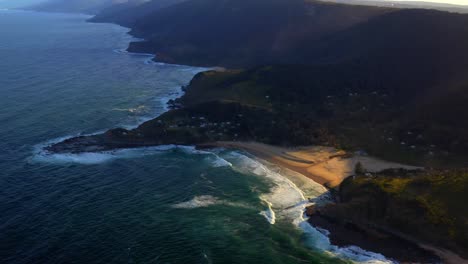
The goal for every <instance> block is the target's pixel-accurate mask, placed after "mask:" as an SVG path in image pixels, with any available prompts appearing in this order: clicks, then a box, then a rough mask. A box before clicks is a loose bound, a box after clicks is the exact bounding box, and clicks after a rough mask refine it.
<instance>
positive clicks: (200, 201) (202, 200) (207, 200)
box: [172, 195, 221, 209]
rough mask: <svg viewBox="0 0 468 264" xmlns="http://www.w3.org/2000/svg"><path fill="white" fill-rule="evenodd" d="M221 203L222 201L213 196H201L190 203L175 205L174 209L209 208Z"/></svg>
mask: <svg viewBox="0 0 468 264" xmlns="http://www.w3.org/2000/svg"><path fill="white" fill-rule="evenodd" d="M220 202H221V201H220V200H219V199H218V198H216V197H213V196H211V195H201V196H195V197H193V199H192V200H190V201H187V202H182V203H178V204H174V205H173V206H172V207H174V208H179V209H193V208H200V207H208V206H211V205H215V204H219V203H220Z"/></svg>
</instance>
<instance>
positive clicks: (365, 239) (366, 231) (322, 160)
mask: <svg viewBox="0 0 468 264" xmlns="http://www.w3.org/2000/svg"><path fill="white" fill-rule="evenodd" d="M196 147H197V148H201V149H205V148H208V149H209V148H227V149H236V150H241V151H245V152H247V153H249V154H251V155H252V156H254V157H255V158H257V159H259V160H263V161H266V162H267V163H271V164H272V165H274V166H277V167H278V168H280V169H284V170H286V171H288V170H289V171H292V172H293V173H297V174H299V175H300V176H303V178H306V179H308V180H310V181H311V182H312V183H314V184H316V183H318V184H320V185H322V186H323V187H325V188H327V189H329V190H330V189H334V188H336V187H338V185H339V184H340V183H341V182H342V181H343V180H344V179H346V178H347V177H350V176H352V175H354V166H355V164H356V163H358V162H360V163H361V164H363V166H364V167H366V168H369V169H368V170H367V171H368V172H371V173H374V172H375V173H377V172H380V171H382V170H386V169H404V170H409V171H411V170H422V169H423V168H421V167H415V166H409V165H404V164H398V163H394V162H388V161H384V160H380V159H378V158H374V157H368V156H362V155H357V154H348V153H346V152H345V151H342V150H337V149H335V148H332V147H323V146H304V147H296V148H287V147H278V146H271V145H266V144H262V143H257V142H236V141H220V142H212V143H207V144H199V145H197V146H196ZM300 176H299V177H300ZM284 177H285V178H287V179H289V180H291V181H292V182H293V183H296V181H295V180H297V179H299V177H297V176H295V177H290V176H284ZM334 184H337V185H334ZM298 188H299V189H300V190H301V191H304V189H303V188H301V186H298ZM322 196H323V197H322ZM322 196H319V197H317V198H315V199H314V201H313V202H312V201H310V200H309V202H312V203H310V204H309V205H307V206H304V217H306V218H305V219H304V220H305V221H306V222H307V223H308V224H309V225H311V226H312V227H314V228H320V229H324V230H326V231H328V235H327V237H328V238H329V239H330V242H331V245H333V246H337V247H338V248H341V247H344V248H346V247H353V246H357V247H360V248H362V249H363V250H365V251H369V252H379V253H378V254H385V257H388V258H389V259H394V260H397V261H398V262H400V263H415V262H416V263H438V262H440V261H443V263H448V264H459V263H468V261H467V260H466V259H463V258H462V257H461V256H459V255H458V254H456V253H454V252H452V251H449V250H446V249H442V248H439V247H436V246H433V245H429V244H427V243H424V242H422V241H418V240H417V239H415V238H412V237H409V236H406V235H403V234H399V233H397V232H392V231H388V230H385V228H378V227H373V226H359V225H354V224H351V223H350V225H349V226H347V225H346V226H341V225H339V224H337V223H334V222H333V221H330V219H327V217H326V216H322V215H321V214H320V212H319V209H317V208H319V207H320V205H321V204H323V203H324V202H325V203H327V202H328V203H333V201H332V200H333V199H332V197H331V196H329V195H328V192H324V193H323V194H322Z"/></svg>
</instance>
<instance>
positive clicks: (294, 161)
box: [198, 141, 423, 188]
mask: <svg viewBox="0 0 468 264" xmlns="http://www.w3.org/2000/svg"><path fill="white" fill-rule="evenodd" d="M198 147H199V148H209V147H223V148H233V149H240V150H244V151H246V152H249V153H251V154H252V155H254V156H257V157H259V158H261V159H264V160H266V161H268V162H271V163H273V164H276V165H278V166H281V167H284V168H287V169H289V170H292V171H295V172H297V173H300V174H302V175H304V176H305V177H307V178H309V179H311V180H313V181H314V182H316V183H319V184H321V185H323V186H325V187H327V188H335V187H337V186H338V185H339V184H340V183H341V182H342V181H343V180H344V179H346V178H347V177H349V176H352V175H354V174H355V173H354V169H355V166H356V164H357V163H361V164H362V165H363V167H365V168H366V170H367V171H368V172H370V173H376V172H380V171H383V170H386V169H405V170H420V169H423V168H422V167H416V166H409V165H404V164H399V163H395V162H388V161H384V160H381V159H378V158H374V157H370V156H367V155H365V154H355V153H347V152H345V151H343V150H338V149H335V148H332V147H324V146H304V147H295V148H287V147H277V146H271V145H266V144H262V143H257V142H237V141H219V142H213V143H207V144H199V145H198Z"/></svg>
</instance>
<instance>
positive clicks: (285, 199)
mask: <svg viewBox="0 0 468 264" xmlns="http://www.w3.org/2000/svg"><path fill="white" fill-rule="evenodd" d="M229 156H230V158H226V159H227V160H228V161H230V162H232V164H233V168H234V169H236V170H238V171H240V172H242V173H254V174H255V175H258V176H262V177H265V178H266V179H268V180H270V182H271V183H273V187H271V189H270V192H269V193H266V194H262V195H261V196H260V199H261V200H263V201H264V202H265V203H266V205H267V209H266V210H265V211H262V212H260V214H261V215H262V216H264V217H265V219H266V220H267V221H268V222H269V223H270V224H275V223H276V222H277V221H278V220H286V221H289V222H291V223H292V224H294V225H295V226H297V227H298V228H300V229H301V230H302V231H303V232H304V235H305V236H306V243H307V246H309V247H311V248H315V249H320V250H323V251H325V252H329V253H330V254H331V255H333V256H336V257H339V258H343V259H348V260H351V261H353V262H356V263H363V264H391V263H394V262H393V261H392V260H388V259H386V258H385V257H384V256H383V255H381V254H378V253H374V252H369V251H366V250H363V249H361V248H359V247H357V246H350V247H341V248H340V247H338V246H335V245H332V244H331V242H330V239H329V238H328V234H329V233H328V231H327V230H320V229H317V228H314V227H313V226H312V225H310V224H309V223H308V222H307V219H306V217H305V214H304V212H305V209H306V207H308V206H310V205H313V204H314V203H319V202H323V201H322V200H323V199H327V198H326V197H327V190H326V189H325V188H324V187H323V186H321V185H319V184H317V183H314V182H312V181H311V180H310V179H307V178H305V177H304V176H303V175H299V174H296V173H294V172H290V171H282V170H281V169H278V168H275V167H272V166H270V164H267V163H266V162H260V161H258V160H255V159H253V158H250V157H248V156H246V155H243V154H241V153H238V152H231V153H230V154H229ZM298 185H299V186H301V188H299V187H298ZM306 196H307V198H306Z"/></svg>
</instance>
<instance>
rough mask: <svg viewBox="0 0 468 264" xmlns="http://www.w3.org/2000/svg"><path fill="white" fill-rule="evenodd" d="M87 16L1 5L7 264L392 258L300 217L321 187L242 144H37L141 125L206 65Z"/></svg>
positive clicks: (0, 194) (0, 177)
mask: <svg viewBox="0 0 468 264" xmlns="http://www.w3.org/2000/svg"><path fill="white" fill-rule="evenodd" d="M88 18H89V17H88V16H85V15H72V14H49V13H37V12H27V11H9V10H0V105H1V111H0V124H1V126H0V150H1V151H0V186H1V188H0V212H1V213H0V263H183V264H189V263H269V264H271V263H343V262H349V261H353V262H360V263H391V261H389V260H386V259H385V258H383V256H381V255H379V254H377V253H370V252H365V251H363V250H360V249H359V248H356V247H347V248H338V247H335V246H332V245H330V242H329V241H328V238H327V236H326V231H324V230H317V229H315V228H312V227H311V226H310V225H308V224H307V223H305V222H304V218H303V213H302V212H303V209H304V206H305V205H306V204H307V203H309V202H314V198H317V197H321V196H323V193H324V192H325V190H324V189H323V188H322V187H321V186H320V185H318V184H315V183H312V182H310V181H309V182H307V183H305V181H304V180H303V179H301V178H300V177H301V176H300V175H293V173H292V172H287V171H284V170H282V169H280V168H277V167H275V166H273V165H271V164H266V163H265V162H261V161H259V160H256V159H255V158H254V157H252V156H249V155H248V154H246V153H241V152H237V151H233V150H226V149H217V150H213V151H210V152H207V151H197V150H195V149H194V148H193V147H190V146H185V147H184V146H161V147H153V148H143V149H128V150H119V151H111V152H106V153H84V154H79V155H77V154H68V155H67V154H60V155H49V154H47V153H44V152H42V151H41V149H42V147H43V146H45V145H47V144H50V143H51V142H57V141H59V140H61V139H63V138H67V137H71V136H76V135H81V134H83V135H86V134H92V133H97V132H102V131H105V130H106V129H109V128H115V127H126V128H131V127H135V126H137V125H138V124H139V123H141V122H144V121H145V120H148V119H150V118H152V117H155V116H157V115H159V114H161V113H163V112H164V111H167V108H166V102H167V100H169V99H170V98H175V97H178V96H180V95H181V94H182V90H181V87H182V86H184V85H187V84H188V83H189V82H190V80H191V78H192V77H193V76H194V75H195V74H196V73H198V72H200V71H204V70H207V69H204V68H195V67H189V66H181V65H168V64H162V63H154V62H152V61H151V58H152V57H151V56H149V55H144V54H130V53H127V52H125V51H124V50H125V49H126V47H127V46H128V43H129V42H130V41H132V40H133V39H132V37H131V36H129V35H128V34H127V32H128V29H126V28H122V27H120V26H117V25H112V24H93V23H87V22H86V19H88ZM309 199H310V201H309Z"/></svg>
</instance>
